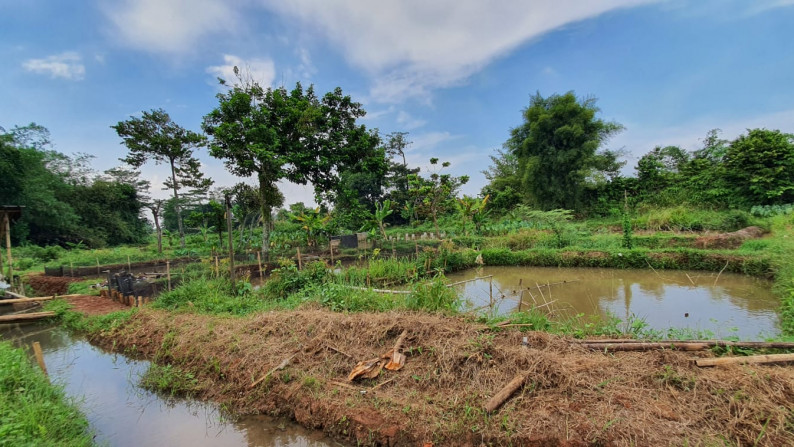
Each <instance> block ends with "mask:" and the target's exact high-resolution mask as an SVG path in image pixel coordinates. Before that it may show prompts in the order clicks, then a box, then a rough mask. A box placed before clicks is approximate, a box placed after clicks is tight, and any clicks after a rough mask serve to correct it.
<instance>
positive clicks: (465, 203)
mask: <svg viewBox="0 0 794 447" xmlns="http://www.w3.org/2000/svg"><path fill="white" fill-rule="evenodd" d="M489 198H490V196H485V197H483V198H482V199H479V198H477V197H469V196H467V195H464V196H463V197H462V198H460V199H458V202H457V206H458V211H459V212H460V216H461V224H460V227H461V228H462V229H463V234H465V235H466V236H468V235H469V231H468V230H467V229H466V221H467V220H469V219H471V221H472V222H474V223H475V228H476V229H477V231H478V232H479V231H480V224H481V223H482V220H480V219H477V217H482V216H483V215H484V214H485V206H486V205H487V204H488V199H489ZM478 215H479V216H478Z"/></svg>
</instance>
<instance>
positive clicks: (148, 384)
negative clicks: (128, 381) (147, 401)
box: [140, 363, 201, 396]
mask: <svg viewBox="0 0 794 447" xmlns="http://www.w3.org/2000/svg"><path fill="white" fill-rule="evenodd" d="M140 385H141V386H142V387H143V388H146V389H148V390H153V391H159V392H163V393H167V394H169V395H171V396H192V395H194V394H196V393H197V392H198V391H200V389H201V388H200V387H199V382H198V379H197V378H196V377H195V375H193V373H191V372H188V371H183V370H182V369H180V368H179V367H177V366H174V365H171V364H168V365H165V366H160V365H157V364H156V363H152V364H151V365H149V369H147V370H146V372H145V373H143V375H142V376H141V381H140Z"/></svg>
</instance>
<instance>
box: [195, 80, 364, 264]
mask: <svg viewBox="0 0 794 447" xmlns="http://www.w3.org/2000/svg"><path fill="white" fill-rule="evenodd" d="M235 73H236V74H239V70H238V69H237V68H236V67H235ZM221 82H222V84H225V81H221ZM217 98H218V103H219V104H218V107H217V108H215V109H214V110H213V111H211V112H210V113H209V114H207V115H206V116H205V117H204V124H203V129H204V131H205V132H206V133H207V134H208V135H210V137H211V144H210V155H212V156H213V157H216V158H220V159H223V160H225V161H226V167H227V168H228V169H229V170H230V171H231V172H232V173H233V174H236V175H239V176H250V175H256V177H257V180H258V182H259V194H260V203H261V205H262V209H261V215H262V230H263V231H262V249H263V251H264V252H265V253H266V254H267V253H269V250H270V240H269V239H270V231H271V225H272V217H271V213H272V210H273V208H275V207H278V206H280V205H281V203H282V202H283V196H282V195H281V193H280V192H279V190H278V187H277V186H276V183H277V182H278V181H279V180H282V179H286V180H289V181H291V182H294V183H298V184H306V183H307V182H311V183H312V184H313V185H314V187H315V192H316V193H317V195H318V196H319V195H322V193H325V192H327V191H333V190H334V188H335V187H336V186H337V185H338V183H339V176H338V173H339V172H342V171H345V170H346V168H348V167H351V166H355V165H357V164H358V163H359V162H361V161H362V160H371V159H373V154H374V153H376V147H377V145H378V143H379V138H378V136H377V134H376V133H372V132H368V131H367V130H366V128H365V127H364V126H357V125H356V119H358V118H361V117H363V116H364V115H365V113H366V112H365V111H364V110H363V109H362V108H361V105H360V104H359V103H356V102H353V100H352V99H351V98H350V97H349V96H344V95H343V93H342V89H340V88H336V89H335V90H334V91H333V92H329V93H327V94H325V95H324V96H323V97H322V99H320V98H318V97H317V95H316V94H315V92H314V88H313V87H311V86H310V87H309V88H308V89H306V90H304V89H303V87H302V86H301V85H300V84H297V85H296V86H295V88H294V89H293V90H292V91H289V92H288V91H287V90H286V89H285V88H283V87H281V88H277V89H272V88H268V89H263V88H262V87H261V86H259V85H258V84H257V83H256V82H253V81H248V82H243V85H240V84H237V85H234V86H233V87H231V88H229V89H228V90H227V91H226V92H225V93H220V94H218V96H217ZM374 158H377V157H374Z"/></svg>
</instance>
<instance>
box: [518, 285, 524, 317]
mask: <svg viewBox="0 0 794 447" xmlns="http://www.w3.org/2000/svg"><path fill="white" fill-rule="evenodd" d="M523 302H524V289H521V294H520V295H519V296H518V311H519V312H521V304H522V303H523Z"/></svg>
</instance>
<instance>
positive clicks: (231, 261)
mask: <svg viewBox="0 0 794 447" xmlns="http://www.w3.org/2000/svg"><path fill="white" fill-rule="evenodd" d="M226 231H228V232H229V278H230V279H231V280H232V290H236V287H235V285H234V280H235V277H234V276H235V275H234V274H235V271H234V238H232V202H231V200H230V199H229V196H228V195H226Z"/></svg>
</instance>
